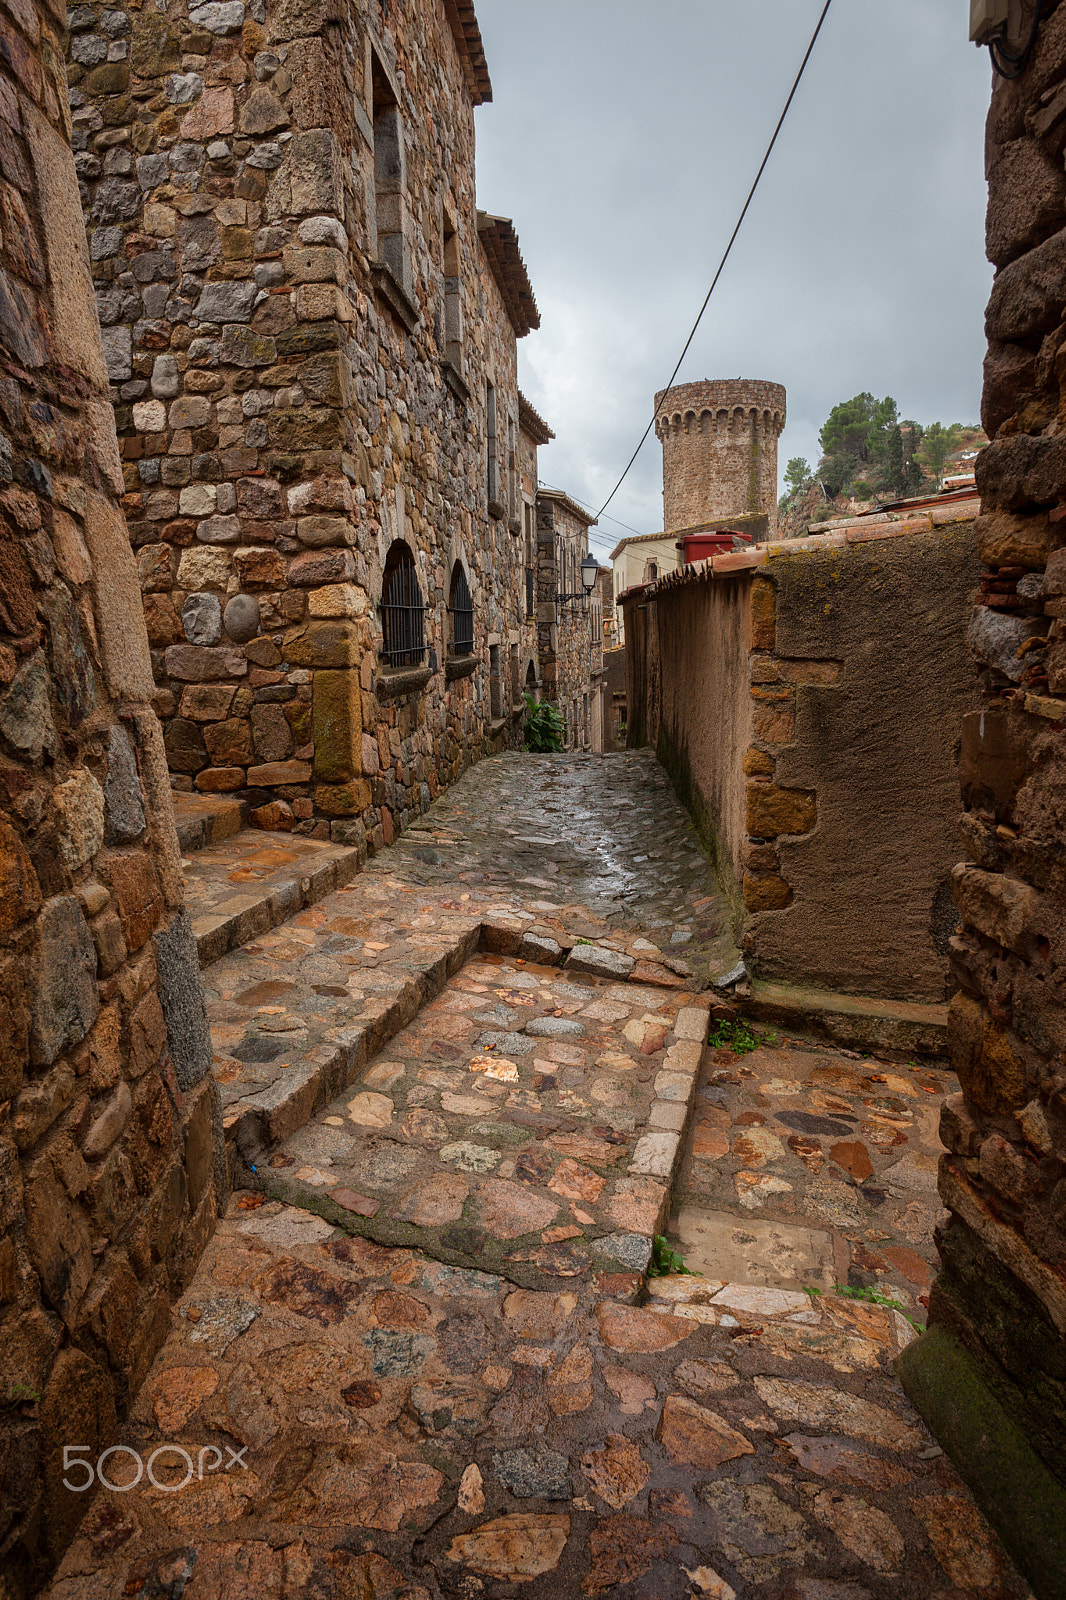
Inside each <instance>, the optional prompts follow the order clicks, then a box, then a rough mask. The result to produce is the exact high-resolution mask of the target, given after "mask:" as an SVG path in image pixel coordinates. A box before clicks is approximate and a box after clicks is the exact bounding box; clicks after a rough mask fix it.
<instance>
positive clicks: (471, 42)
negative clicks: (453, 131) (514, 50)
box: [444, 0, 492, 106]
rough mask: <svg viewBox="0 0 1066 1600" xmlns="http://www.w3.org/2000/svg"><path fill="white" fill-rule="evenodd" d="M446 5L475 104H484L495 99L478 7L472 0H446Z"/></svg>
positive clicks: (469, 90) (468, 86) (467, 84)
mask: <svg viewBox="0 0 1066 1600" xmlns="http://www.w3.org/2000/svg"><path fill="white" fill-rule="evenodd" d="M444 9H445V11H446V13H447V16H448V23H449V25H450V27H451V30H452V33H453V35H454V37H455V44H456V48H457V49H458V51H459V59H460V61H461V62H462V64H463V76H464V77H465V78H466V87H467V92H468V94H469V95H470V99H471V101H472V102H473V104H474V105H475V106H482V105H484V104H485V102H486V101H487V100H491V99H492V84H491V83H490V82H489V66H488V62H487V61H486V60H485V46H484V45H483V44H482V42H481V29H480V28H479V27H478V21H477V15H476V13H475V11H474V7H473V5H472V4H471V0H444Z"/></svg>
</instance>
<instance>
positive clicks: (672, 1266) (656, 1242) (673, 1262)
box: [648, 1233, 699, 1278]
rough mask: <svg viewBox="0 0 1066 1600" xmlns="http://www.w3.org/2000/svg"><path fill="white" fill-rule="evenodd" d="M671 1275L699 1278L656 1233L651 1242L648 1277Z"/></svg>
mask: <svg viewBox="0 0 1066 1600" xmlns="http://www.w3.org/2000/svg"><path fill="white" fill-rule="evenodd" d="M671 1273H684V1275H685V1276H686V1277H688V1278H698V1277H699V1273H698V1272H693V1270H692V1268H691V1267H686V1265H685V1263H684V1260H683V1259H682V1256H681V1253H680V1251H678V1250H671V1248H670V1246H669V1244H668V1243H667V1241H666V1240H665V1239H664V1238H663V1236H662V1234H661V1233H657V1234H656V1235H655V1238H654V1239H653V1240H652V1246H651V1261H650V1262H649V1264H648V1277H649V1278H668V1277H669V1276H670V1275H671Z"/></svg>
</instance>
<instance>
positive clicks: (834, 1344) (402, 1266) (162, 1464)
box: [51, 1194, 1028, 1600]
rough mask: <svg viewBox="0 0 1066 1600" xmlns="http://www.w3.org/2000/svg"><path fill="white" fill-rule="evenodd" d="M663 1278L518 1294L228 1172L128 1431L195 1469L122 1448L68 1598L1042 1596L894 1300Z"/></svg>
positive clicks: (62, 1593) (68, 1574)
mask: <svg viewBox="0 0 1066 1600" xmlns="http://www.w3.org/2000/svg"><path fill="white" fill-rule="evenodd" d="M652 1288H653V1290H654V1293H655V1296H656V1298H655V1299H653V1300H652V1301H651V1302H650V1303H649V1304H648V1305H647V1306H644V1307H639V1308H638V1307H633V1306H630V1305H627V1304H624V1303H621V1302H619V1301H618V1300H615V1299H612V1298H610V1297H608V1296H606V1295H604V1294H603V1293H602V1292H598V1291H596V1290H595V1289H593V1288H592V1287H591V1286H584V1287H582V1286H570V1285H568V1286H564V1287H561V1288H559V1289H557V1290H555V1291H554V1292H547V1293H536V1292H532V1291H528V1290H523V1289H516V1288H514V1286H513V1285H512V1284H510V1283H508V1282H507V1281H506V1280H504V1279H502V1278H500V1277H499V1276H496V1275H493V1274H490V1273H485V1272H477V1271H468V1270H464V1269H459V1268H454V1267H449V1266H445V1265H442V1264H441V1263H439V1262H436V1261H434V1260H432V1258H430V1257H427V1256H426V1255H424V1254H421V1253H418V1252H411V1251H407V1250H388V1249H383V1248H381V1247H380V1246H377V1245H374V1244H371V1243H368V1242H367V1241H365V1240H363V1239H359V1238H350V1237H346V1236H344V1235H342V1234H340V1233H338V1232H336V1231H335V1230H334V1229H332V1228H331V1227H330V1226H329V1224H328V1223H327V1222H325V1221H323V1220H321V1219H319V1218H318V1217H315V1216H313V1215H312V1214H310V1213H308V1212H306V1211H298V1210H292V1209H289V1208H286V1207H283V1206H281V1205H279V1204H277V1203H276V1202H265V1203H264V1202H263V1200H262V1196H260V1195H250V1194H249V1195H239V1196H237V1198H236V1200H235V1202H234V1204H233V1206H232V1207H231V1211H230V1215H229V1218H228V1219H227V1220H226V1221H225V1222H224V1223H223V1225H222V1226H221V1228H220V1230H219V1232H218V1234H217V1235H216V1237H215V1239H214V1241H213V1242H212V1244H211V1245H210V1246H209V1247H208V1250H207V1252H206V1254H205V1256H204V1259H203V1261H202V1263H201V1266H200V1269H199V1271H198V1273H197V1276H196V1281H195V1283H194V1284H193V1286H192V1288H191V1289H190V1291H189V1292H188V1294H186V1295H185V1296H184V1298H183V1299H182V1301H181V1303H180V1305H179V1307H178V1309H177V1314H176V1316H175V1319H174V1325H173V1330H172V1333H171V1336H170V1339H169V1340H168V1342H167V1345H166V1347H165V1348H164V1350H163V1351H162V1353H161V1355H160V1357H159V1358H158V1360H157V1361H156V1363H155V1366H154V1367H153V1369H152V1372H151V1374H150V1376H149V1378H148V1381H147V1383H146V1384H145V1387H144V1389H143V1390H142V1392H141V1395H140V1396H139V1398H138V1400H137V1402H136V1406H135V1409H134V1414H133V1418H132V1421H131V1425H130V1427H129V1429H128V1432H127V1439H128V1443H129V1444H130V1446H131V1447H132V1448H134V1449H136V1450H137V1451H139V1453H140V1455H141V1458H142V1459H143V1460H147V1459H148V1458H149V1457H150V1456H151V1455H152V1453H153V1451H155V1450H158V1449H159V1448H160V1447H161V1446H162V1445H163V1444H167V1445H170V1446H172V1447H173V1446H180V1447H181V1449H183V1450H184V1451H185V1452H186V1456H187V1457H188V1460H189V1461H190V1462H191V1463H193V1466H192V1469H191V1470H190V1468H189V1467H187V1465H186V1459H185V1457H184V1456H182V1455H180V1454H178V1453H177V1451H176V1450H173V1449H172V1450H171V1451H170V1452H169V1453H167V1454H161V1455H160V1456H158V1457H156V1460H155V1467H154V1471H155V1476H156V1478H157V1480H158V1481H159V1483H160V1485H162V1487H160V1488H154V1487H152V1486H150V1485H149V1484H148V1483H147V1482H146V1481H142V1482H141V1483H140V1484H138V1485H137V1486H136V1487H134V1488H132V1489H131V1491H130V1492H128V1493H125V1492H122V1489H121V1485H122V1484H123V1483H124V1482H126V1481H129V1480H130V1479H132V1477H133V1476H134V1471H135V1469H134V1465H133V1462H132V1459H131V1458H129V1457H125V1458H124V1457H121V1456H120V1457H116V1458H115V1459H114V1461H113V1463H112V1466H111V1471H112V1473H113V1480H112V1481H114V1482H116V1483H117V1484H118V1485H119V1490H118V1492H113V1493H107V1492H104V1493H101V1495H100V1496H99V1498H98V1499H97V1500H96V1502H95V1503H94V1505H93V1507H92V1509H91V1511H90V1512H89V1515H88V1516H87V1517H86V1519H85V1521H84V1523H83V1525H82V1528H81V1530H80V1535H79V1538H78V1539H77V1541H76V1543H75V1545H74V1546H73V1548H72V1549H71V1551H70V1552H69V1554H68V1556H67V1559H66V1560H65V1562H64V1564H63V1569H62V1573H61V1576H60V1578H59V1580H58V1581H57V1582H56V1583H55V1584H54V1586H53V1588H52V1591H51V1600H100V1597H102V1596H108V1597H110V1596H119V1595H144V1596H164V1595H165V1596H179V1595H180V1596H183V1597H184V1600H245V1597H247V1600H253V1597H254V1600H354V1597H359V1600H364V1597H369V1600H401V1597H402V1600H438V1597H448V1600H453V1597H454V1600H475V1597H481V1596H486V1597H490V1600H492V1597H503V1596H509V1595H514V1594H517V1593H520V1594H522V1595H523V1596H528V1597H529V1600H544V1597H548V1596H551V1597H558V1596H566V1597H574V1600H578V1597H581V1596H595V1595H601V1594H606V1593H608V1592H611V1593H613V1592H615V1591H616V1590H617V1591H618V1592H621V1593H624V1594H626V1595H632V1596H641V1597H644V1600H650V1597H652V1596H655V1597H661V1600H681V1597H682V1596H685V1597H687V1596H713V1597H716V1600H731V1597H734V1596H736V1597H739V1600H748V1597H751V1600H754V1597H759V1600H965V1597H969V1596H974V1597H977V1596H980V1597H983V1600H1008V1597H1011V1600H1013V1597H1018V1600H1021V1597H1023V1596H1026V1595H1027V1594H1028V1590H1027V1589H1026V1587H1025V1585H1024V1584H1022V1583H1021V1582H1020V1580H1019V1579H1018V1578H1017V1577H1016V1576H1015V1574H1014V1573H1013V1571H1012V1569H1011V1567H1010V1564H1009V1562H1008V1561H1007V1559H1006V1557H1005V1556H1004V1554H1003V1552H1002V1550H1001V1548H1000V1546H999V1545H998V1543H997V1541H996V1539H995V1537H994V1535H993V1534H992V1533H991V1532H990V1530H989V1529H988V1527H987V1525H986V1524H985V1523H984V1522H983V1521H982V1519H981V1518H980V1516H979V1514H978V1513H977V1511H976V1509H975V1508H974V1505H973V1502H972V1500H971V1499H970V1497H969V1495H968V1493H967V1491H966V1490H965V1488H964V1487H963V1486H962V1484H961V1483H960V1481H959V1479H958V1477H957V1476H956V1474H955V1472H954V1470H953V1469H952V1467H951V1466H950V1464H949V1462H948V1461H947V1459H946V1457H944V1456H943V1455H942V1454H941V1452H940V1451H939V1449H938V1448H937V1446H936V1445H935V1442H934V1441H933V1440H932V1438H931V1437H930V1435H929V1434H928V1433H927V1432H926V1430H925V1429H924V1427H923V1426H922V1424H921V1422H920V1421H919V1420H918V1419H917V1417H916V1416H915V1414H914V1412H913V1411H912V1410H911V1409H910V1407H909V1405H908V1403H907V1401H906V1400H905V1398H904V1396H903V1394H902V1391H901V1389H900V1388H899V1385H898V1383H897V1382H896V1380H895V1379H894V1377H893V1376H892V1375H891V1372H890V1370H889V1362H890V1361H891V1359H892V1357H893V1356H894V1355H895V1354H896V1352H897V1351H898V1349H899V1348H900V1345H901V1343H904V1342H906V1341H907V1340H908V1339H909V1338H910V1337H911V1336H912V1330H911V1329H910V1327H909V1324H907V1323H906V1322H905V1321H904V1320H903V1318H901V1317H900V1316H899V1315H898V1313H895V1312H892V1311H889V1310H886V1309H883V1308H879V1307H874V1306H866V1305H859V1304H854V1303H852V1302H849V1301H846V1300H840V1299H836V1298H832V1299H829V1298H826V1299H822V1300H818V1301H815V1302H811V1301H810V1300H808V1298H807V1297H806V1296H805V1295H802V1294H797V1293H791V1294H790V1293H785V1292H782V1291H779V1290H770V1289H757V1288H756V1289H751V1288H743V1287H741V1286H737V1285H724V1284H721V1283H720V1282H717V1281H714V1280H711V1281H705V1280H703V1279H698V1278H668V1279H662V1280H659V1281H657V1282H656V1283H653V1285H652ZM212 1447H214V1450H213V1452H212ZM205 1450H206V1451H207V1455H206V1460H207V1462H208V1463H209V1464H213V1463H214V1462H215V1461H216V1458H217V1461H218V1467H217V1469H216V1470H214V1471H213V1472H212V1471H211V1470H208V1471H206V1472H205V1473H204V1476H203V1479H202V1480H201V1479H200V1478H199V1477H198V1476H197V1471H196V1464H197V1463H198V1462H202V1461H203V1460H204V1459H205V1458H204V1456H203V1455H202V1454H201V1452H204V1451H205ZM235 1455H236V1456H238V1464H237V1465H234V1464H233V1461H232V1457H233V1456H235ZM227 1466H228V1470H226V1468H227ZM124 1471H125V1474H126V1476H125V1478H124V1477H123V1472H124ZM183 1479H187V1480H188V1481H187V1482H186V1483H185V1486H184V1487H182V1488H181V1489H180V1492H171V1491H172V1490H173V1489H175V1488H176V1486H177V1485H179V1484H180V1483H181V1482H182V1480H183Z"/></svg>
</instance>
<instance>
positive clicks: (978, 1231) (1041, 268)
mask: <svg viewBox="0 0 1066 1600" xmlns="http://www.w3.org/2000/svg"><path fill="white" fill-rule="evenodd" d="M1022 9H1023V11H1024V12H1026V13H1027V14H1028V20H1029V21H1031V20H1032V16H1033V6H1032V5H1031V4H1027V5H1026V6H1024V7H1023V8H1022ZM1023 20H1025V19H1023ZM1027 25H1028V22H1026V26H1027ZM1064 81H1066V9H1064V8H1063V7H1061V6H1058V7H1056V8H1054V9H1052V10H1051V11H1050V12H1048V11H1047V10H1046V9H1045V13H1044V16H1043V18H1042V20H1041V21H1040V24H1039V27H1038V30H1037V34H1036V39H1035V47H1034V49H1033V52H1032V54H1031V56H1030V58H1029V60H1028V62H1027V64H1026V67H1025V70H1024V71H1023V72H1022V73H1021V74H1020V76H1019V77H1017V78H1016V79H1015V80H1013V81H1011V82H1007V81H1005V80H997V81H996V82H995V87H994V93H993V98H992V107H991V111H990V114H989V120H988V135H987V153H988V172H989V208H988V253H989V256H990V259H991V260H992V261H993V262H994V264H995V266H996V268H997V271H996V277H995V282H994V285H993V288H992V294H991V298H990V301H989V306H988V313H987V319H986V326H987V332H988V337H989V348H988V356H987V359H986V362H985V387H984V402H983V418H984V420H985V425H986V428H987V431H988V433H989V437H990V440H991V443H990V444H989V446H988V447H987V449H986V450H985V451H983V452H982V454H981V456H980V457H979V458H978V462H977V483H978V488H979V490H980V493H981V497H982V515H981V517H980V519H979V521H978V524H977V539H978V550H979V555H980V559H981V562H982V564H983V567H982V574H981V583H980V590H979V593H978V594H977V596H976V603H975V606H974V610H973V614H972V619H971V622H970V627H969V633H968V643H969V647H970V651H971V655H972V656H973V659H974V662H975V668H976V672H977V674H978V678H979V683H980V688H981V704H980V708H979V710H978V711H976V712H974V713H973V714H971V715H970V716H968V717H967V718H966V719H965V723H964V726H963V729H962V747H961V762H960V779H961V788H962V803H963V808H964V809H963V814H962V817H961V819H960V822H961V832H962V839H963V842H964V846H965V849H966V851H967V853H968V856H969V860H968V861H967V862H966V863H965V864H964V865H962V866H960V867H959V868H958V869H957V871H956V873H955V877H954V887H955V898H956V904H957V906H958V908H959V911H960V914H961V927H960V929H959V932H958V934H957V935H956V937H955V938H954V939H953V940H952V941H951V964H952V973H953V978H954V981H955V983H956V984H957V986H958V993H957V994H956V997H955V999H954V1000H953V1002H952V1006H951V1012H950V1018H949V1045H950V1050H951V1055H952V1061H953V1064H954V1066H955V1070H956V1072H957V1073H958V1075H959V1080H960V1083H961V1085H962V1094H961V1095H960V1096H958V1097H957V1101H956V1102H954V1103H952V1102H949V1103H948V1104H947V1105H946V1106H945V1110H944V1115H943V1118H942V1123H941V1132H942V1138H943V1141H944V1144H945V1145H946V1147H947V1154H946V1155H945V1156H944V1157H943V1158H942V1160H941V1169H940V1192H941V1197H942V1199H943V1201H944V1204H945V1206H946V1207H947V1208H948V1211H949V1213H950V1220H949V1222H948V1224H947V1225H946V1226H945V1228H944V1229H942V1230H941V1233H940V1236H939V1241H938V1242H939V1247H940V1252H941V1269H940V1273H939V1275H938V1278H937V1280H936V1284H935V1286H934V1290H933V1294H932V1297H931V1302H930V1324H931V1327H933V1328H934V1329H938V1330H941V1331H942V1333H943V1334H944V1335H950V1336H951V1337H952V1338H954V1339H955V1340H957V1341H958V1342H959V1344H960V1345H961V1346H962V1347H963V1348H965V1349H966V1350H967V1351H968V1352H969V1357H970V1359H971V1360H972V1363H973V1370H974V1371H975V1372H976V1373H977V1374H978V1377H977V1378H976V1379H975V1382H978V1383H979V1384H980V1385H983V1386H985V1388H986V1390H987V1393H988V1394H990V1395H993V1396H995V1397H996V1399H997V1400H998V1402H999V1403H1000V1404H1001V1405H1002V1406H1003V1407H1005V1408H1006V1410H1007V1411H1008V1412H1009V1413H1010V1415H1011V1417H1012V1419H1013V1420H1014V1422H1015V1423H1016V1425H1017V1427H1018V1428H1019V1429H1020V1430H1021V1433H1022V1434H1023V1435H1024V1440H1025V1441H1026V1444H1027V1446H1028V1447H1029V1448H1030V1449H1031V1451H1032V1452H1033V1453H1034V1454H1035V1457H1036V1458H1038V1460H1039V1462H1040V1464H1041V1468H1042V1470H1043V1471H1045V1472H1046V1474H1047V1475H1048V1476H1049V1478H1050V1480H1051V1481H1052V1482H1053V1483H1054V1484H1055V1485H1056V1486H1057V1487H1056V1493H1058V1494H1059V1495H1060V1497H1061V1494H1062V1491H1063V1487H1064V1486H1066V1472H1064V1469H1063V1459H1064V1455H1063V1451H1064V1447H1066V1179H1064V1177H1063V1174H1064V1172H1066V988H1064V979H1063V974H1064V972H1066V918H1064V917H1063V900H1064V897H1066V874H1064V869H1063V857H1064V850H1066V818H1064V815H1063V810H1062V804H1061V793H1062V787H1063V783H1064V780H1066V747H1064V744H1063V732H1064V729H1066V644H1064V642H1063V639H1062V637H1060V636H1061V635H1062V632H1063V628H1064V625H1066V621H1064V619H1066V553H1064V546H1066V453H1064V448H1063V441H1062V439H1061V438H1059V437H1058V430H1059V424H1058V420H1057V419H1058V418H1060V417H1061V415H1062V408H1063V404H1064V402H1066V390H1064V387H1063V385H1064V383H1066V363H1064V360H1063V352H1064V351H1066V343H1064V337H1066V330H1064V329H1063V327H1062V318H1061V308H1062V304H1063V302H1064V300H1066V256H1064V254H1063V250H1062V240H1063V238H1064V237H1066V235H1064V232H1063V229H1064V226H1066V185H1064V184H1063V181H1062V177H1061V165H1062V154H1063V140H1064V136H1066V124H1064V123H1063V121H1062V114H1061V110H1060V109H1059V107H1060V105H1061V103H1062V100H1063V96H1062V93H1061V86H1062V84H1063V83H1064ZM1056 91H1058V92H1057V93H1056ZM1052 172H1058V174H1059V176H1058V178H1057V179H1055V180H1054V182H1052V181H1051V179H1050V176H1049V175H1050V174H1051V173H1052ZM938 1336H939V1335H938ZM929 1337H933V1336H932V1335H930V1336H929ZM922 1392H924V1391H918V1390H916V1391H915V1396H916V1399H917V1402H918V1404H919V1406H920V1408H921V1409H923V1411H925V1413H926V1415H927V1416H929V1418H930V1420H931V1421H933V1422H934V1425H935V1408H934V1406H933V1401H932V1399H930V1400H929V1401H928V1402H927V1401H925V1400H923V1398H922ZM982 1403H983V1402H982ZM943 1442H945V1445H946V1447H947V1448H948V1449H949V1451H950V1453H951V1454H952V1455H953V1456H954V1457H955V1460H956V1462H957V1464H958V1466H959V1468H960V1471H961V1472H962V1474H963V1476H964V1477H966V1478H967V1480H968V1481H969V1482H970V1484H971V1487H973V1489H974V1491H975V1493H976V1494H977V1497H978V1499H979V1500H980V1501H981V1503H982V1505H983V1506H984V1507H985V1509H987V1510H988V1512H989V1514H990V1516H992V1518H993V1520H994V1521H997V1524H998V1525H999V1526H1000V1531H1001V1532H1002V1533H1003V1536H1004V1538H1005V1540H1006V1542H1007V1543H1008V1545H1010V1537H1009V1535H1008V1532H1007V1531H1005V1530H1004V1528H1003V1526H1002V1517H1001V1516H1000V1517H998V1518H997V1515H996V1508H997V1505H1001V1496H1002V1493H1003V1485H1002V1484H1000V1486H999V1487H998V1488H997V1486H996V1485H995V1484H994V1483H993V1482H992V1481H991V1479H990V1475H989V1474H988V1473H987V1471H985V1470H984V1469H983V1468H982V1467H981V1464H980V1461H979V1460H978V1454H979V1452H977V1451H976V1447H975V1445H974V1442H973V1440H968V1439H965V1438H960V1439H959V1440H957V1441H956V1442H954V1443H952V1442H949V1441H948V1440H947V1439H944V1441H943ZM1058 1504H1059V1505H1060V1506H1061V1498H1060V1500H1059V1502H1058ZM1060 1519H1061V1511H1060ZM1021 1525H1022V1526H1023V1527H1024V1526H1025V1524H1024V1519H1023V1521H1022V1524H1021ZM1059 1528H1060V1531H1061V1520H1060V1523H1059ZM1011 1548H1012V1553H1014V1555H1015V1559H1016V1560H1017V1561H1018V1563H1019V1565H1020V1566H1021V1568H1022V1570H1023V1571H1025V1572H1026V1573H1027V1575H1029V1577H1030V1581H1031V1582H1033V1584H1034V1587H1035V1588H1036V1589H1037V1591H1038V1593H1040V1594H1041V1595H1061V1594H1062V1593H1063V1592H1064V1590H1063V1587H1062V1572H1063V1570H1064V1569H1066V1568H1064V1565H1063V1563H1062V1560H1061V1551H1060V1562H1059V1567H1058V1573H1057V1576H1056V1577H1055V1578H1054V1579H1053V1580H1052V1579H1051V1578H1049V1577H1048V1576H1047V1574H1046V1573H1045V1572H1041V1571H1038V1565H1039V1563H1038V1559H1037V1558H1038V1557H1039V1550H1036V1549H1034V1546H1033V1544H1032V1541H1031V1540H1030V1541H1029V1544H1028V1547H1027V1548H1025V1549H1021V1550H1019V1549H1018V1548H1017V1546H1016V1545H1015V1546H1011ZM1034 1561H1037V1566H1034V1564H1033V1563H1034Z"/></svg>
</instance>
